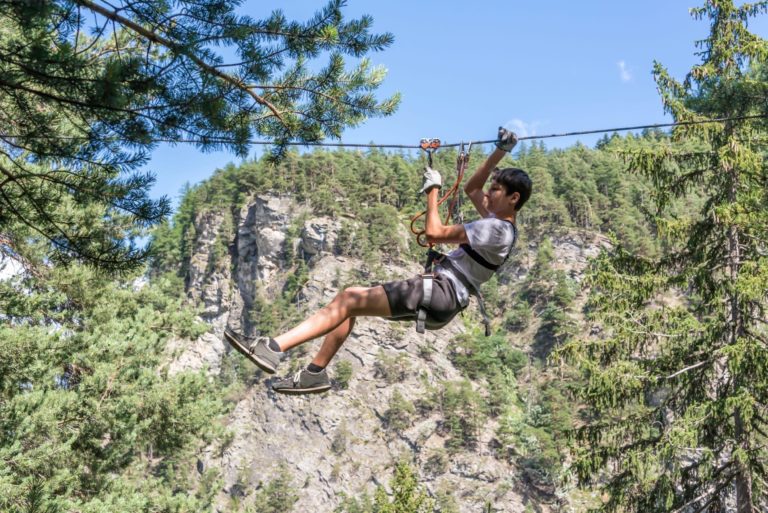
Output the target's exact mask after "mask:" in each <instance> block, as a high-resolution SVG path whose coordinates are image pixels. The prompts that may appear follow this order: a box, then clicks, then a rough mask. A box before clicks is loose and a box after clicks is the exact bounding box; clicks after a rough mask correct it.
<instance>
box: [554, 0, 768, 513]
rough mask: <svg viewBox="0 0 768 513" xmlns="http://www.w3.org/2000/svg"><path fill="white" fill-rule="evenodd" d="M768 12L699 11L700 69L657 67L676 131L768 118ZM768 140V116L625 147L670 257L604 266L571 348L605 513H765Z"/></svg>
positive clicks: (755, 7)
mask: <svg viewBox="0 0 768 513" xmlns="http://www.w3.org/2000/svg"><path fill="white" fill-rule="evenodd" d="M766 12H768V2H757V3H753V4H743V5H741V6H736V5H734V2H732V1H717V2H715V1H712V0H710V1H706V2H704V5H703V6H702V7H700V8H697V9H693V10H692V13H693V15H694V17H696V18H697V19H704V20H707V21H708V22H709V24H710V32H709V34H708V36H707V37H706V38H705V39H704V40H702V41H699V42H697V46H698V48H699V49H700V53H699V55H700V56H701V58H702V61H701V63H700V64H699V65H697V66H695V67H694V68H693V69H692V70H691V71H690V73H689V74H688V75H687V76H686V78H685V80H684V81H682V82H680V81H677V80H675V79H674V78H672V77H671V76H670V75H669V73H668V72H667V70H666V69H664V68H663V67H662V66H661V65H660V64H658V63H657V64H656V65H655V68H654V76H655V79H656V83H657V85H658V88H659V91H660V93H661V96H662V101H663V102H664V106H665V108H666V110H667V111H668V112H669V113H670V114H672V116H673V117H674V119H675V120H676V121H689V120H697V119H702V118H723V117H732V116H742V115H750V114H761V115H763V116H765V115H766V114H768V112H767V111H766V105H767V104H766V102H765V95H766V92H767V91H768V85H767V84H768V80H766V79H767V78H768V75H766V71H765V70H766V59H767V58H768V43H766V41H765V40H763V39H761V38H760V37H758V36H756V35H754V34H751V33H750V32H749V31H748V29H747V21H748V20H749V18H751V17H753V16H755V15H757V14H764V13H766ZM765 136H766V123H765V119H761V120H749V121H738V122H727V123H710V124H702V125H691V126H680V127H677V128H676V129H675V130H674V131H673V134H672V138H671V139H667V138H657V139H655V140H652V141H649V144H647V145H643V146H638V147H635V148H626V149H625V156H626V159H627V162H628V166H629V168H630V169H631V170H635V171H637V172H638V173H639V174H641V175H642V176H644V177H645V178H647V179H648V180H649V182H650V183H652V184H653V189H652V196H651V197H652V199H653V205H652V207H653V209H650V208H649V213H652V214H653V215H654V216H655V218H654V219H653V221H654V224H655V226H656V229H657V230H658V233H659V235H660V240H661V245H660V247H661V248H662V251H661V252H660V253H659V254H658V255H650V256H652V257H653V258H647V257H648V256H649V255H638V254H636V253H635V252H633V251H631V248H628V247H627V246H626V245H623V246H619V247H617V248H616V249H615V250H614V251H612V252H611V253H610V254H604V255H603V256H602V257H601V258H599V259H598V260H597V261H596V262H594V264H593V267H592V269H591V272H590V276H589V280H588V285H589V286H590V287H591V288H592V290H593V294H592V296H591V298H590V304H589V308H590V311H591V313H592V316H593V321H594V322H595V323H600V324H602V325H603V332H602V337H601V339H589V340H583V341H573V342H571V343H570V344H568V345H567V346H566V347H564V348H562V350H561V351H560V355H561V356H563V357H565V358H567V359H570V360H571V361H573V362H576V363H577V364H578V365H579V366H580V369H581V371H582V373H583V376H584V378H585V379H586V381H587V383H586V385H585V386H584V387H583V398H584V399H585V400H586V401H587V402H588V404H589V406H590V410H589V411H588V412H586V413H587V414H586V415H585V417H586V418H587V419H589V423H588V424H587V425H585V426H584V427H583V428H582V429H580V430H579V431H578V433H577V434H576V436H575V441H576V443H577V451H576V455H575V456H576V459H575V462H574V468H575V469H576V471H577V473H578V477H579V478H580V480H581V481H582V482H583V483H590V482H595V481H596V480H597V479H598V478H599V479H600V480H601V481H603V480H604V481H605V482H606V487H607V491H608V493H609V500H608V502H607V503H606V504H605V505H604V506H603V508H602V509H604V510H608V511H622V512H624V511H627V512H632V511H638V512H639V511H643V512H646V511H683V510H688V509H690V510H692V511H693V510H696V511H703V510H707V511H710V510H711V511H720V510H723V509H724V508H726V507H731V506H726V505H727V504H733V506H732V507H733V509H735V510H738V511H758V510H761V509H764V505H765V501H766V497H767V494H766V490H767V488H766V481H767V480H768V474H767V472H766V469H765V466H764V465H763V463H762V462H763V461H765V459H766V458H767V457H768V452H767V451H766V443H765V442H766V434H765V433H766V430H767V429H768V426H767V425H766V422H767V421H766V418H765V415H764V413H765V410H766V407H767V406H768V381H766V372H765V369H766V368H768V351H767V350H766V341H768V337H767V335H768V330H766V324H765V312H766V309H767V307H768V261H766V257H765V246H766V241H768V195H767V194H768V193H767V192H766V191H768V189H766V187H765V184H766V183H768V167H767V166H766V159H765V156H766V150H767V148H766V142H768V140H767V139H766V137H765ZM611 144H612V143H610V142H608V143H606V147H608V146H610V145H611ZM681 205H685V206H687V208H685V209H681V208H680V206H681ZM649 207H650V206H649ZM683 294H684V295H685V296H686V297H685V298H684V299H683V298H680V297H679V296H680V295H683Z"/></svg>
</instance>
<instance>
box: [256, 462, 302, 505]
mask: <svg viewBox="0 0 768 513" xmlns="http://www.w3.org/2000/svg"><path fill="white" fill-rule="evenodd" d="M298 500H299V495H298V493H297V490H296V488H295V487H294V485H293V480H292V479H291V473H290V472H289V471H288V469H287V468H286V467H284V466H280V467H279V468H278V469H277V472H276V476H275V478H274V479H273V480H271V481H269V482H267V483H266V484H261V485H260V486H259V489H258V491H257V492H256V494H255V497H254V502H253V506H252V507H249V508H248V511H249V512H253V513H285V512H286V511H293V505H294V504H296V501H298Z"/></svg>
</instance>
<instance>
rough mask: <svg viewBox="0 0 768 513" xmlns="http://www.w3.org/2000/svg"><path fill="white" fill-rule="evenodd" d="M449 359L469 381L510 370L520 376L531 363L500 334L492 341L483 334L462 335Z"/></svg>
mask: <svg viewBox="0 0 768 513" xmlns="http://www.w3.org/2000/svg"><path fill="white" fill-rule="evenodd" d="M450 358H451V361H452V362H453V363H454V365H456V366H457V367H458V368H459V369H461V370H462V371H463V372H464V373H465V374H466V375H467V377H468V378H470V379H478V378H481V377H484V378H490V377H491V376H494V375H496V374H498V373H503V372H505V371H507V370H509V371H511V372H512V374H517V373H518V372H519V371H520V369H522V368H523V367H525V365H526V364H527V363H528V355H527V354H526V353H524V352H523V351H520V350H519V349H515V348H514V347H512V346H511V345H510V343H509V341H508V340H507V338H506V337H505V336H504V335H503V334H501V333H495V334H493V335H491V336H490V337H486V336H485V333H480V332H468V333H464V334H462V335H459V337H457V339H456V340H455V342H454V344H453V349H452V351H451V353H450Z"/></svg>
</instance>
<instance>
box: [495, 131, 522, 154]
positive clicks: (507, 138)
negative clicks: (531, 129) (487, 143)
mask: <svg viewBox="0 0 768 513" xmlns="http://www.w3.org/2000/svg"><path fill="white" fill-rule="evenodd" d="M515 144H517V134H516V133H514V132H511V131H509V130H507V129H506V128H504V127H502V126H500V127H499V134H498V136H497V138H496V147H497V148H498V149H500V150H502V151H506V152H507V153H509V152H510V151H512V148H514V147H515Z"/></svg>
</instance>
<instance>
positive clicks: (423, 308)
mask: <svg viewBox="0 0 768 513" xmlns="http://www.w3.org/2000/svg"><path fill="white" fill-rule="evenodd" d="M421 278H422V280H421V283H422V290H423V292H424V293H423V294H422V296H421V302H419V310H418V312H417V313H416V332H417V333H424V330H425V328H426V321H427V309H429V307H430V305H431V304H432V283H433V280H434V278H435V277H434V275H433V274H431V273H429V274H423V275H422V276H421Z"/></svg>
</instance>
